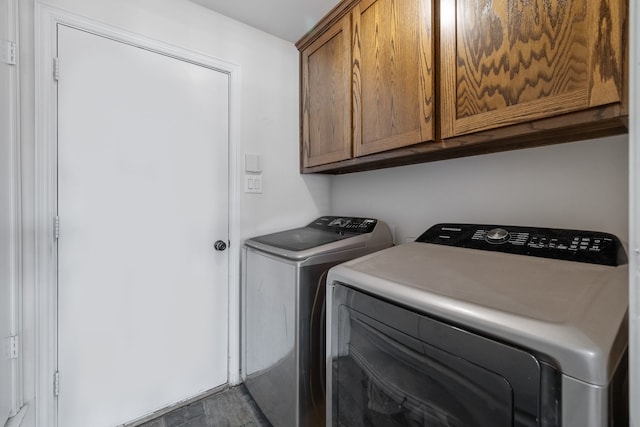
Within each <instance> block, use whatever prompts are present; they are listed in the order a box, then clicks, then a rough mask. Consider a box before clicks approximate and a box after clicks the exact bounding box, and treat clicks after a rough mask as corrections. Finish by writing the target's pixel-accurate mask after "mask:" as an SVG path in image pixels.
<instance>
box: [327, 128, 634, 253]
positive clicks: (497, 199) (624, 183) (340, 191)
mask: <svg viewBox="0 0 640 427" xmlns="http://www.w3.org/2000/svg"><path fill="white" fill-rule="evenodd" d="M627 142H628V137H627V136H626V135H621V136H615V137H609V138H603V139H596V140H589V141H579V142H574V143H568V144H560V145H554V146H548V147H539V148H532V149H526V150H519V151H510V152H504V153H496V154H488V155H482V156H474V157H466V158H461V159H452V160H446V161H440V162H434V163H424V164H420V165H412V166H403V167H397V168H391V169H384V170H379V171H371V172H363V173H356V174H348V175H342V176H337V177H334V178H333V179H332V182H331V205H332V212H333V213H334V214H341V215H364V216H374V217H377V218H379V219H382V220H384V221H387V222H388V223H389V224H390V225H392V226H394V227H395V240H396V243H404V242H405V239H407V238H408V237H412V238H415V237H417V236H419V235H420V233H422V232H423V231H425V230H426V229H427V228H429V227H430V226H431V225H433V224H436V223H438V222H470V223H489V224H504V225H524V226H540V227H557V228H574V229H587V230H595V231H604V232H610V233H613V234H615V235H617V236H618V237H619V238H620V239H621V240H623V241H627V234H628V225H627V219H628V196H627V189H628V173H627V171H628V163H627V162H628V161H627V159H628V157H627V153H628V147H627Z"/></svg>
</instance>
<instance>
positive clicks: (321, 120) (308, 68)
mask: <svg viewBox="0 0 640 427" xmlns="http://www.w3.org/2000/svg"><path fill="white" fill-rule="evenodd" d="M350 45H351V17H350V16H349V15H347V16H345V17H344V18H342V19H341V20H340V21H339V22H337V23H336V24H335V25H333V26H332V27H331V28H330V29H329V30H328V31H326V32H325V33H323V34H322V36H321V37H319V38H318V39H317V40H315V41H314V42H313V43H312V44H311V45H310V46H309V47H308V48H307V49H305V50H304V51H303V53H302V150H303V155H302V165H303V167H311V166H317V165H322V164H326V163H331V162H337V161H340V160H344V159H348V158H350V157H351V156H352V138H351V129H352V125H351V46H350Z"/></svg>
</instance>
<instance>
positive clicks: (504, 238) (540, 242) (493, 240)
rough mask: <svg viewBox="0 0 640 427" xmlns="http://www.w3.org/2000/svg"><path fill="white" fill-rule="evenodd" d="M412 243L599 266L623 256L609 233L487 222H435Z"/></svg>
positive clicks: (622, 261) (624, 259)
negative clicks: (491, 223)
mask: <svg viewBox="0 0 640 427" xmlns="http://www.w3.org/2000/svg"><path fill="white" fill-rule="evenodd" d="M416 242H422V243H432V244H438V245H447V246H457V247H462V248H470V249H481V250H487V251H496V252H506V253H511V254H516V255H528V256H537V257H542V258H553V259H561V260H566V261H575V262H586V263H590V264H602V265H611V266H617V265H623V264H626V263H627V255H626V253H625V251H624V248H623V247H622V244H621V243H620V240H619V239H618V238H617V237H616V236H614V235H613V234H608V233H601V232H596V231H584V230H566V229H557V228H539V227H518V226H503V225H487V224H436V225H434V226H433V227H431V228H429V229H428V230H427V231H425V232H424V233H423V234H422V235H421V236H420V237H418V238H417V239H416Z"/></svg>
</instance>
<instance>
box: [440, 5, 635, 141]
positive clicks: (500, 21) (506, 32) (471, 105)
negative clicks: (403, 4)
mask: <svg viewBox="0 0 640 427" xmlns="http://www.w3.org/2000/svg"><path fill="white" fill-rule="evenodd" d="M632 1H635V0H632ZM623 7H624V2H623V1H619V0H440V16H439V22H440V26H439V30H440V46H439V53H440V61H439V66H440V70H439V76H440V100H441V104H440V111H441V118H440V122H441V123H440V125H441V137H442V138H449V137H452V136H457V135H464V134H468V133H472V132H478V131H483V130H487V129H492V128H497V127H503V126H508V125H512V124H517V123H523V122H526V121H531V120H536V119H541V118H545V117H550V116H557V115H560V114H564V113H569V112H575V111H579V110H585V109H588V108H591V107H596V106H603V105H607V104H611V103H622V102H623V97H624V96H625V95H624V92H623V91H624V81H623V80H624V74H625V72H624V69H623V60H624V59H625V58H624V54H625V52H624V50H623V49H624V46H623V39H624V37H623V34H622V32H623V28H625V26H624V25H623V24H624V23H623V20H624V16H625V11H624V10H623Z"/></svg>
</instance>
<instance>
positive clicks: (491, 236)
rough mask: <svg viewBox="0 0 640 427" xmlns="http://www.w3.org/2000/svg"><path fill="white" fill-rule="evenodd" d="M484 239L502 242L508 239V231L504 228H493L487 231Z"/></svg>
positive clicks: (489, 241)
mask: <svg viewBox="0 0 640 427" xmlns="http://www.w3.org/2000/svg"><path fill="white" fill-rule="evenodd" d="M485 240H486V241H487V242H488V243H504V242H506V241H507V240H509V232H508V231H507V230H505V229H504V228H493V229H491V230H489V231H487V236H486V237H485Z"/></svg>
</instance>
